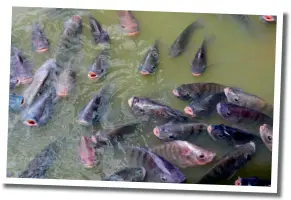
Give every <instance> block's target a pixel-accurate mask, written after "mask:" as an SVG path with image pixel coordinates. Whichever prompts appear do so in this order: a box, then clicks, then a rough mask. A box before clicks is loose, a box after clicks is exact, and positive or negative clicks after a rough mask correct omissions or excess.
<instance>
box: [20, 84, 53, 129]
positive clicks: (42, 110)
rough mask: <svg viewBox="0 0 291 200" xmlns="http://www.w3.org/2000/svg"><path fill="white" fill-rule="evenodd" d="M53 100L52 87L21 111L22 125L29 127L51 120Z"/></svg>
mask: <svg viewBox="0 0 291 200" xmlns="http://www.w3.org/2000/svg"><path fill="white" fill-rule="evenodd" d="M55 98H56V91H55V88H53V87H51V88H50V89H48V90H47V91H45V92H44V93H42V94H41V95H39V96H38V97H37V98H36V99H35V101H34V102H33V103H32V104H31V105H29V106H28V107H27V108H25V110H24V111H23V113H22V120H23V123H24V124H25V125H27V126H30V127H36V126H42V125H44V124H46V123H47V122H48V121H49V120H50V119H51V115H52V111H53V108H54V102H55V101H54V100H55Z"/></svg>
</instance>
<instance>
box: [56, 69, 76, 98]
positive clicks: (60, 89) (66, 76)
mask: <svg viewBox="0 0 291 200" xmlns="http://www.w3.org/2000/svg"><path fill="white" fill-rule="evenodd" d="M76 76H77V75H76V71H75V70H74V69H73V68H72V67H68V68H66V69H64V71H63V72H62V73H61V74H60V75H59V76H58V78H57V83H56V92H57V96H58V97H66V96H68V95H69V93H70V91H71V90H72V89H73V88H74V86H75V83H76Z"/></svg>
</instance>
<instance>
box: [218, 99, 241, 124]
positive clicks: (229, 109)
mask: <svg viewBox="0 0 291 200" xmlns="http://www.w3.org/2000/svg"><path fill="white" fill-rule="evenodd" d="M233 107H234V106H233V105H232V104H229V103H221V102H220V103H218V104H217V105H216V110H217V113H218V114H219V115H220V116H221V117H222V118H224V119H226V120H229V121H237V120H238V117H239V116H237V113H236V112H235V110H234V109H233Z"/></svg>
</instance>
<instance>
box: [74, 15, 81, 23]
mask: <svg viewBox="0 0 291 200" xmlns="http://www.w3.org/2000/svg"><path fill="white" fill-rule="evenodd" d="M72 20H73V22H76V23H79V21H80V20H81V16H80V15H74V16H73V17H72Z"/></svg>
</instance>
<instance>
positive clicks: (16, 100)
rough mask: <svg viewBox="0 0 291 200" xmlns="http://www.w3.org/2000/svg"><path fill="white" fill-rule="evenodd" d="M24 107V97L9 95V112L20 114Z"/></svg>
mask: <svg viewBox="0 0 291 200" xmlns="http://www.w3.org/2000/svg"><path fill="white" fill-rule="evenodd" d="M23 105H24V98H23V96H20V95H17V94H15V93H10V94H9V112H18V111H20V110H21V109H22V107H23Z"/></svg>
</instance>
